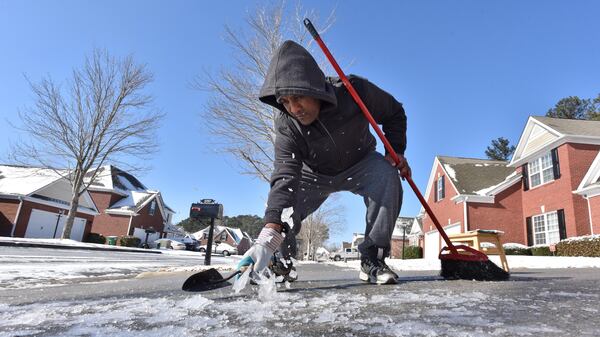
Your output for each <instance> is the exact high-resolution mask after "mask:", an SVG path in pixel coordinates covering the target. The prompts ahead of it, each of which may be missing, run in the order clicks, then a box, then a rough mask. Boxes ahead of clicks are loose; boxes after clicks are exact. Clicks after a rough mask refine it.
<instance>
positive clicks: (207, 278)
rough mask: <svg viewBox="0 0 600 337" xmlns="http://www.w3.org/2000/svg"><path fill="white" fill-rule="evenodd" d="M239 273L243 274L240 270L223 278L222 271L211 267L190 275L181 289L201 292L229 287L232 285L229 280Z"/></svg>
mask: <svg viewBox="0 0 600 337" xmlns="http://www.w3.org/2000/svg"><path fill="white" fill-rule="evenodd" d="M238 274H241V271H240V270H238V271H236V272H235V273H233V274H231V275H229V276H227V277H226V278H223V276H222V275H221V273H219V272H218V271H217V270H216V269H215V268H210V269H208V270H205V271H201V272H199V273H196V274H194V275H192V276H190V277H188V279H187V280H185V282H184V283H183V286H182V287H181V290H184V291H197V292H199V291H207V290H212V289H218V288H223V287H227V286H229V285H231V283H229V282H227V281H228V280H230V279H232V278H233V277H234V276H236V275H238Z"/></svg>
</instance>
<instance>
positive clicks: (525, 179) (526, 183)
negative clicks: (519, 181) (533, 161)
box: [521, 163, 529, 191]
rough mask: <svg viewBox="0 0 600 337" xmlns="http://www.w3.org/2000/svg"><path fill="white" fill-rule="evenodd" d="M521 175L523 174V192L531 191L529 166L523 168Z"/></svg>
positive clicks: (524, 165)
mask: <svg viewBox="0 0 600 337" xmlns="http://www.w3.org/2000/svg"><path fill="white" fill-rule="evenodd" d="M521 168H522V169H521V173H522V174H523V190H525V191H527V190H529V173H528V172H527V164H526V163H525V164H523V166H521Z"/></svg>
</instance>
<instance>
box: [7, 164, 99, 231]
mask: <svg viewBox="0 0 600 337" xmlns="http://www.w3.org/2000/svg"><path fill="white" fill-rule="evenodd" d="M64 173H65V174H66V172H64ZM71 190H72V185H71V183H70V182H69V181H68V180H67V179H65V178H64V177H63V176H61V174H60V173H59V172H56V171H54V170H51V169H43V168H36V167H24V166H9V165H0V236H11V237H23V238H60V237H61V235H62V230H63V228H64V225H65V223H66V220H67V215H68V213H69V209H70V206H69V205H70V201H71ZM97 214H98V210H97V208H96V206H95V204H94V202H93V201H92V198H91V196H90V194H89V193H88V192H87V191H86V192H83V194H82V195H81V197H80V198H79V207H78V209H77V213H76V214H75V220H74V222H73V227H72V230H71V239H72V240H76V241H81V240H82V239H83V238H85V237H86V235H87V233H89V232H90V229H91V225H92V221H93V220H94V216H95V215H97Z"/></svg>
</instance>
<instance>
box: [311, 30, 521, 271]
mask: <svg viewBox="0 0 600 337" xmlns="http://www.w3.org/2000/svg"><path fill="white" fill-rule="evenodd" d="M304 26H305V27H306V29H308V31H309V32H310V34H311V35H312V37H313V38H314V39H315V41H316V42H317V44H319V46H320V47H321V50H323V53H324V54H325V56H326V57H327V59H328V60H329V62H330V63H331V65H332V66H333V68H334V69H335V71H336V72H337V73H338V75H339V76H340V79H341V80H342V82H343V83H344V86H345V87H346V89H348V92H350V94H351V95H352V98H354V101H356V104H358V106H359V107H360V109H361V110H362V112H363V114H364V115H365V117H366V118H367V120H368V121H369V123H370V124H371V126H372V127H373V130H375V132H376V133H377V135H378V136H379V139H381V141H382V142H383V144H384V146H385V148H386V150H387V151H388V152H389V153H390V155H391V156H392V158H393V159H394V161H395V162H396V164H398V163H400V158H398V156H397V155H396V151H394V148H392V145H391V144H390V142H389V141H388V140H387V139H386V138H385V135H384V134H383V132H381V129H380V128H379V125H377V123H376V122H375V120H374V119H373V116H372V115H371V113H370V112H369V109H367V106H366V105H365V104H364V103H363V101H362V99H361V98H360V96H359V95H358V93H357V92H356V90H354V87H353V86H352V84H351V83H350V81H349V80H348V78H347V77H346V75H344V72H343V71H342V69H341V68H340V66H339V65H338V63H337V62H336V61H335V59H334V58H333V56H332V55H331V53H330V52H329V49H328V48H327V46H326V45H325V43H324V42H323V40H321V37H320V36H319V33H318V32H317V30H316V29H315V27H314V26H313V24H312V23H311V22H310V20H309V19H304ZM402 178H403V179H405V180H406V181H407V182H408V184H409V185H410V187H411V188H412V190H413V191H414V192H415V194H416V196H417V198H418V199H419V201H420V202H421V205H423V208H425V210H426V211H427V214H428V215H429V216H430V217H431V220H432V221H433V223H434V225H435V227H436V228H437V230H438V231H439V233H440V235H441V236H442V238H443V239H444V241H445V242H446V245H447V247H444V248H442V250H441V251H440V255H439V258H440V260H441V262H442V271H441V276H442V277H443V278H445V279H466V280H479V281H500V280H507V279H508V277H509V274H508V273H507V272H506V271H504V270H503V269H501V268H500V267H498V266H497V265H495V264H494V263H493V262H492V261H490V260H489V259H488V257H487V255H485V254H484V253H482V252H480V251H478V250H476V249H473V248H471V247H469V246H466V245H456V246H455V245H453V244H452V242H451V241H450V239H449V238H448V235H446V232H444V229H443V228H442V226H441V225H440V223H439V221H438V220H437V218H436V217H435V215H434V214H433V211H432V210H431V208H430V207H429V205H428V204H427V201H425V198H423V195H422V194H421V192H420V191H419V189H418V188H417V186H416V185H415V183H414V182H413V180H412V178H411V177H410V176H405V177H404V176H403V177H402ZM459 249H460V250H461V251H460V252H459V251H458V250H459ZM444 252H446V253H444Z"/></svg>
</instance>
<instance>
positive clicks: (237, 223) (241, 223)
mask: <svg viewBox="0 0 600 337" xmlns="http://www.w3.org/2000/svg"><path fill="white" fill-rule="evenodd" d="M223 224H224V225H225V226H227V227H232V228H239V229H241V230H242V232H246V233H248V235H250V236H251V237H253V238H256V237H258V234H259V233H260V230H261V229H262V228H263V226H264V225H265V223H264V221H263V218H262V217H259V216H258V215H250V214H246V215H236V216H233V217H229V216H224V217H223Z"/></svg>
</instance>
